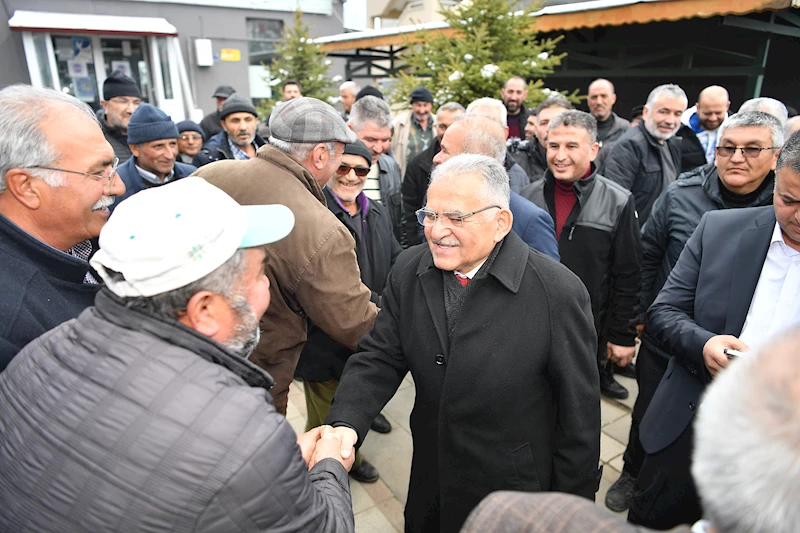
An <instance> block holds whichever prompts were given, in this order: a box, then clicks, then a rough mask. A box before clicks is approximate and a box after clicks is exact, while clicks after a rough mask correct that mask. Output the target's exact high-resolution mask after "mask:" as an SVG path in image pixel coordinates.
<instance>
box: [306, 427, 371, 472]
mask: <svg viewBox="0 0 800 533" xmlns="http://www.w3.org/2000/svg"><path fill="white" fill-rule="evenodd" d="M357 440H358V436H357V435H356V432H355V431H353V430H352V429H350V428H348V427H336V428H334V427H331V426H318V427H315V428H314V429H312V430H310V431H307V432H305V433H303V434H302V435H300V436H299V437H297V445H298V446H300V452H301V454H302V455H303V460H304V461H305V462H306V464H307V465H308V469H309V470H311V469H312V468H313V467H314V465H315V464H317V463H319V462H320V461H322V460H323V459H335V460H337V461H339V462H340V463H342V466H344V467H345V468H346V469H347V471H348V472H349V471H350V469H351V468H352V467H353V461H355V457H356V454H355V450H354V446H355V443H356V441H357Z"/></svg>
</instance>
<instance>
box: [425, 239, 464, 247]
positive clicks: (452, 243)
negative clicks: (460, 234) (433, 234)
mask: <svg viewBox="0 0 800 533" xmlns="http://www.w3.org/2000/svg"><path fill="white" fill-rule="evenodd" d="M431 242H433V244H435V245H437V246H461V243H460V242H458V241H455V240H452V241H451V240H448V239H431Z"/></svg>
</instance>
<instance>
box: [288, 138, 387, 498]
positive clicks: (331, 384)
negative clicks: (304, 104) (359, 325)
mask: <svg viewBox="0 0 800 533" xmlns="http://www.w3.org/2000/svg"><path fill="white" fill-rule="evenodd" d="M371 163H372V154H371V153H370V151H369V148H367V146H366V145H365V144H364V143H362V142H361V141H356V142H354V143H350V144H346V145H345V147H344V154H342V163H341V165H339V168H338V169H336V173H335V174H334V175H333V176H331V179H330V180H328V183H327V184H326V185H325V188H324V189H322V192H323V194H324V195H325V201H326V202H327V204H328V209H329V210H330V211H331V213H333V214H334V216H335V217H336V218H337V219H339V221H340V222H341V223H342V224H344V226H345V227H346V228H347V230H348V231H349V232H350V235H352V236H353V239H355V241H356V259H358V268H359V270H360V271H361V281H363V282H364V284H365V285H366V286H367V287H369V289H370V291H372V301H373V302H374V303H375V304H379V300H380V296H381V293H382V292H383V288H384V286H385V285H386V279H387V278H388V277H389V271H390V270H391V269H392V266H393V265H394V261H395V259H396V258H397V256H398V254H399V253H400V243H398V242H397V239H395V238H394V233H393V231H392V219H391V218H390V217H389V212H388V211H387V210H386V208H385V207H384V206H383V205H381V203H380V202H371V201H370V200H369V198H367V195H366V194H364V192H363V189H364V182H365V181H366V180H367V174H368V173H369V167H370V165H371ZM352 353H353V350H351V349H349V348H347V347H345V346H342V345H341V344H339V343H338V342H336V341H334V340H333V339H331V338H330V336H328V335H327V334H325V332H324V331H322V330H321V329H320V328H318V327H317V326H315V325H314V324H313V323H312V324H310V325H309V328H308V341H307V342H306V345H305V346H304V347H303V352H302V353H301V354H300V361H299V363H298V365H297V370H296V371H295V375H297V376H300V377H302V378H303V389H304V390H305V396H306V411H307V413H308V417H307V420H306V431H309V430H311V428H314V427H317V426H319V425H321V424H323V423H324V422H325V417H326V416H328V411H329V410H330V408H331V401H332V400H333V395H334V393H335V392H336V387H337V386H338V384H339V380H340V379H341V378H342V370H343V369H344V365H345V363H346V362H347V358H348V357H350V355H352ZM379 418H380V417H379ZM381 422H382V420H381V421H379V422H378V425H379V426H380V423H381ZM375 426H376V423H375V421H373V424H372V428H373V429H375ZM383 426H384V427H386V429H391V424H390V423H389V422H388V421H387V422H386V424H383ZM387 426H388V427H387ZM378 429H381V428H380V427H379V428H378ZM383 432H384V433H385V431H383ZM350 477H352V478H353V479H355V480H356V481H360V482H362V483H373V482H375V481H377V480H378V471H377V469H375V467H374V466H373V465H372V464H370V463H369V462H368V461H366V460H365V459H364V458H363V457H362V456H361V454H360V453H356V459H355V463H354V464H353V469H352V470H350Z"/></svg>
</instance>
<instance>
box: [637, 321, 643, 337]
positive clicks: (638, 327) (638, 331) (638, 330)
mask: <svg viewBox="0 0 800 533" xmlns="http://www.w3.org/2000/svg"><path fill="white" fill-rule="evenodd" d="M642 333H644V324H636V338H637V339H639V340H642Z"/></svg>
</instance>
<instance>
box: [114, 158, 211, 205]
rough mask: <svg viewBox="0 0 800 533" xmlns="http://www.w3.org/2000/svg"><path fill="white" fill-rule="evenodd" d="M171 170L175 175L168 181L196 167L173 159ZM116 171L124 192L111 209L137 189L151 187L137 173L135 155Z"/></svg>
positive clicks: (181, 176)
mask: <svg viewBox="0 0 800 533" xmlns="http://www.w3.org/2000/svg"><path fill="white" fill-rule="evenodd" d="M173 170H174V171H175V177H174V178H173V179H172V180H171V181H170V182H169V183H172V182H173V181H177V180H179V179H181V178H185V177H186V176H188V175H189V174H191V173H192V172H194V171H195V170H197V167H195V166H194V165H187V164H186V163H180V162H178V161H175V167H174V169H173ZM117 173H118V174H119V177H120V179H121V180H122V182H123V183H124V184H125V194H123V195H122V196H118V197H117V200H116V201H115V202H114V204H113V205H112V206H111V208H110V209H111V210H112V211H113V210H114V209H115V208H116V207H117V206H118V205H119V204H120V203H121V202H122V201H123V200H125V199H126V198H128V197H130V196H133V195H134V194H136V193H137V192H139V191H143V190H145V189H149V188H150V187H153V185H152V184H151V183H148V182H146V181H145V180H143V179H142V177H141V176H140V175H139V171H137V170H136V158H135V157H131V158H130V159H128V160H127V161H125V162H124V163H123V164H121V165H120V166H119V168H118V169H117Z"/></svg>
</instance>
